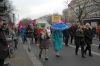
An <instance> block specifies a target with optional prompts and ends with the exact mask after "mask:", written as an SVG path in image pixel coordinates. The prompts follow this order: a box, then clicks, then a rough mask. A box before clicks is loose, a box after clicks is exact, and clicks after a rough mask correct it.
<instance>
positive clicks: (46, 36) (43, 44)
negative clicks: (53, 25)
mask: <svg viewBox="0 0 100 66" xmlns="http://www.w3.org/2000/svg"><path fill="white" fill-rule="evenodd" d="M50 33H51V32H50V29H48V28H47V29H45V28H43V30H42V31H41V37H40V44H39V48H40V52H39V58H41V55H42V52H43V50H44V52H45V60H48V53H47V52H48V48H49V44H50Z"/></svg>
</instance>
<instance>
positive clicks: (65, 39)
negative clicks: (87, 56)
mask: <svg viewBox="0 0 100 66" xmlns="http://www.w3.org/2000/svg"><path fill="white" fill-rule="evenodd" d="M63 37H64V38H63V39H64V42H65V46H68V39H69V29H65V30H64V31H63Z"/></svg>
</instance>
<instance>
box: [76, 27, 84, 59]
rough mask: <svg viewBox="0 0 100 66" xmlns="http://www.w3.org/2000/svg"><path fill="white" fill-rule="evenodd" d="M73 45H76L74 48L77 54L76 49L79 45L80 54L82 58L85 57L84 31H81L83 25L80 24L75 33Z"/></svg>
mask: <svg viewBox="0 0 100 66" xmlns="http://www.w3.org/2000/svg"><path fill="white" fill-rule="evenodd" d="M75 45H76V49H75V54H76V55H78V50H79V47H80V46H81V55H82V57H83V58H85V56H84V46H85V44H84V31H83V26H80V27H79V28H78V29H77V30H76V33H75Z"/></svg>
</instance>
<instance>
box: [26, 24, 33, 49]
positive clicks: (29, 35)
mask: <svg viewBox="0 0 100 66" xmlns="http://www.w3.org/2000/svg"><path fill="white" fill-rule="evenodd" d="M33 32H34V31H33V30H32V28H31V26H30V25H28V26H27V28H26V36H27V43H28V51H31V41H32V38H33Z"/></svg>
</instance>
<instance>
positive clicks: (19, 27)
mask: <svg viewBox="0 0 100 66" xmlns="http://www.w3.org/2000/svg"><path fill="white" fill-rule="evenodd" d="M21 28H23V24H22V22H21V21H20V22H19V23H18V30H19V31H20V30H21Z"/></svg>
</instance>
